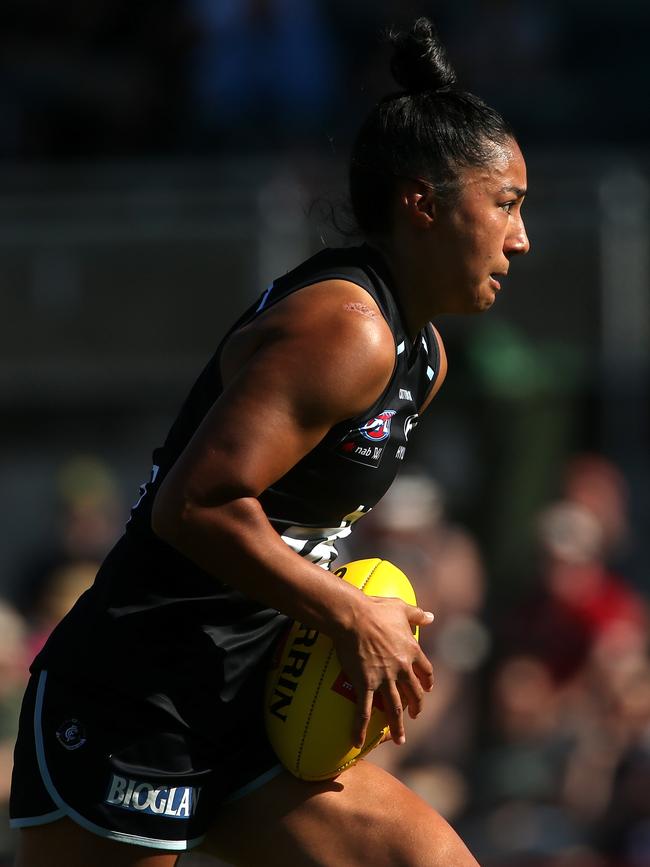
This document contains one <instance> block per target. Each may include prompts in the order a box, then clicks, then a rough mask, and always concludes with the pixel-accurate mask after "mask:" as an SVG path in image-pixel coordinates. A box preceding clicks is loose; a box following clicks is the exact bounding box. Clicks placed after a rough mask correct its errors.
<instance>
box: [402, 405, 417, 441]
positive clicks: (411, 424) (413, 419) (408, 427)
mask: <svg viewBox="0 0 650 867" xmlns="http://www.w3.org/2000/svg"><path fill="white" fill-rule="evenodd" d="M419 420H420V416H419V415H418V414H417V412H416V413H415V414H414V415H409V416H408V417H407V419H406V421H405V422H404V439H405V440H406V442H408V441H409V434H410V433H411V431H412V430H413V429H414V428H416V427H417V426H418V421H419Z"/></svg>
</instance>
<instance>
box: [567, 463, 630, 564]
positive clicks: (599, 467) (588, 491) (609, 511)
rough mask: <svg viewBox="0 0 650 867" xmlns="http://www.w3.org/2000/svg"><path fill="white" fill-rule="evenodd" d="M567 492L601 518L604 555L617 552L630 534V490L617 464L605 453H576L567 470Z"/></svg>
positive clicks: (575, 500)
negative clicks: (609, 459) (606, 456)
mask: <svg viewBox="0 0 650 867" xmlns="http://www.w3.org/2000/svg"><path fill="white" fill-rule="evenodd" d="M564 495H565V496H566V498H567V500H569V501H570V502H572V503H577V504H578V505H580V506H583V507H584V508H585V509H588V510H589V512H590V513H591V514H592V515H594V516H595V518H596V519H597V520H598V523H599V526H600V531H601V536H602V546H603V556H605V557H606V558H610V557H611V556H612V555H616V554H617V552H619V551H620V549H621V547H622V546H623V545H625V542H626V541H627V538H628V534H629V517H628V499H629V490H628V485H627V482H626V481H625V479H624V477H623V474H622V473H621V471H620V470H619V469H618V467H617V466H616V465H615V464H613V463H612V462H611V461H608V460H607V459H606V458H605V457H603V456H602V455H598V454H581V455H577V456H576V457H574V458H573V459H572V460H571V461H570V462H569V464H568V466H567V468H566V471H565V478H564Z"/></svg>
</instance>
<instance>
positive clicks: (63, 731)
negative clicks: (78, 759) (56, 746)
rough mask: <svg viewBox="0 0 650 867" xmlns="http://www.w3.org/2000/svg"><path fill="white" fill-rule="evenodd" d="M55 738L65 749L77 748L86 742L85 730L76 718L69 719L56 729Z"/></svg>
mask: <svg viewBox="0 0 650 867" xmlns="http://www.w3.org/2000/svg"><path fill="white" fill-rule="evenodd" d="M56 739H57V740H58V742H59V743H60V744H61V746H62V747H65V748H66V750H78V749H79V747H82V746H83V745H84V744H85V743H86V732H85V731H84V727H83V725H82V724H81V723H80V722H79V720H78V719H69V720H66V721H65V722H64V723H61V725H60V726H59V727H58V729H57V730H56Z"/></svg>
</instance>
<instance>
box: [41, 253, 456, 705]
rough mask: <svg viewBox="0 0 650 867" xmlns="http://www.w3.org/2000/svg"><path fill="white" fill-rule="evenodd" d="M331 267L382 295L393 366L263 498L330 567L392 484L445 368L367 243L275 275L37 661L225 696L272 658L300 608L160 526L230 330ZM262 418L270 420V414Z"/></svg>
mask: <svg viewBox="0 0 650 867" xmlns="http://www.w3.org/2000/svg"><path fill="white" fill-rule="evenodd" d="M331 279H342V280H348V281H350V282H352V283H356V284H358V285H359V286H361V287H363V288H364V289H365V290H366V291H367V292H368V293H369V294H370V295H371V296H372V297H373V298H374V299H375V301H376V302H377V304H378V306H379V308H380V310H381V312H382V314H383V316H384V318H385V319H386V322H387V323H388V325H389V327H390V329H391V331H392V333H393V337H394V341H395V368H394V371H393V375H392V377H391V379H390V382H389V383H388V385H387V387H386V389H385V390H384V392H383V394H382V395H380V397H379V398H378V399H377V400H376V401H375V403H374V404H373V405H372V406H369V407H368V408H367V410H366V411H365V412H363V413H361V414H360V415H358V416H356V417H355V418H351V419H348V420H346V421H344V422H342V423H340V424H337V425H336V426H335V427H333V428H332V429H331V430H330V431H329V432H328V434H327V435H326V436H325V437H324V439H323V440H322V441H321V442H320V443H319V444H318V445H317V446H316V447H315V448H314V449H313V450H312V451H311V452H309V454H307V455H305V457H304V458H302V460H300V461H299V463H297V464H296V466H295V467H293V468H292V469H291V470H290V471H289V472H288V473H287V474H286V475H285V476H283V477H282V478H281V479H279V480H278V481H277V482H276V483H275V484H273V485H272V486H271V487H270V488H268V489H267V490H266V491H264V493H263V494H262V495H261V497H260V502H261V504H262V507H263V509H264V512H265V513H266V515H267V517H268V519H269V521H270V523H271V525H272V526H273V528H274V529H275V530H276V532H277V533H278V534H279V535H280V536H281V538H282V539H283V541H284V542H285V543H286V544H287V545H289V546H290V547H291V548H292V549H293V550H294V551H296V552H297V553H298V554H299V555H301V556H303V557H306V558H307V559H309V560H310V561H312V562H314V563H316V564H318V565H319V566H322V567H324V568H328V567H329V565H330V563H331V562H332V561H333V560H334V558H335V557H336V547H335V546H336V542H337V540H339V539H342V538H344V537H345V536H347V535H348V534H349V533H350V531H351V529H352V526H353V524H354V523H355V521H357V520H358V519H359V518H360V517H361V516H362V515H363V514H365V513H366V512H368V511H369V510H370V509H371V508H372V507H373V506H374V505H375V504H376V503H377V502H378V500H379V499H380V498H381V497H382V496H383V494H384V493H385V492H386V490H387V489H388V488H389V487H390V484H391V482H392V481H393V479H394V477H395V475H396V473H397V471H398V469H399V467H400V464H401V462H402V461H403V459H404V456H405V453H406V449H407V446H408V442H409V438H410V435H411V433H412V431H413V429H414V428H415V427H416V425H417V421H418V410H419V408H420V407H421V406H422V404H423V403H424V400H425V398H426V396H427V394H428V392H429V391H430V389H431V387H432V384H433V383H434V381H435V378H436V376H437V373H438V369H439V356H438V345H437V341H436V338H435V336H434V333H433V329H432V328H431V326H427V327H426V328H425V329H423V331H421V332H420V334H418V336H417V338H416V340H415V341H414V342H413V343H411V341H410V340H409V338H408V336H407V334H406V332H405V328H404V325H403V319H402V316H401V314H400V310H399V307H398V305H397V302H396V300H395V298H394V296H393V294H392V293H391V290H390V286H391V282H392V279H391V276H390V273H389V271H388V269H387V267H386V265H385V263H384V261H383V259H382V258H381V256H380V255H379V254H378V253H377V252H376V251H374V250H373V249H372V248H371V247H369V246H367V245H362V246H360V247H353V248H345V249H328V250H324V251H322V252H320V253H318V254H316V255H315V256H313V257H312V258H310V259H309V260H307V261H306V262H304V263H303V264H302V265H300V266H299V267H298V268H296V269H294V270H293V271H291V272H289V273H288V274H286V275H284V276H283V277H280V278H279V279H277V280H275V281H274V282H273V283H272V285H271V286H270V287H269V288H268V289H267V290H266V291H265V292H264V293H263V295H262V296H261V298H260V299H259V300H258V301H257V302H256V303H255V304H254V305H252V306H251V307H250V308H249V310H247V311H246V313H244V315H243V316H242V317H241V318H240V319H239V321H238V322H236V323H235V325H234V326H233V327H232V328H231V329H230V331H229V332H228V334H227V335H226V336H225V337H224V339H223V340H222V342H221V344H220V345H219V347H218V349H217V351H216V352H215V354H214V355H213V357H212V358H211V359H210V361H209V362H208V364H207V366H206V367H205V369H204V370H203V372H202V373H201V375H200V376H199V378H198V380H197V381H196V383H195V384H194V386H193V388H192V390H191V391H190V393H189V395H188V397H187V399H186V401H185V403H184V405H183V407H182V408H181V411H180V413H179V415H178V417H177V419H176V421H175V422H174V424H173V426H172V428H171V430H170V432H169V434H168V436H167V438H166V440H165V443H164V445H163V446H162V447H160V448H158V449H156V450H155V451H154V454H153V469H152V473H151V478H150V481H149V482H148V483H147V484H146V485H144V486H143V487H142V488H141V496H140V499H139V500H138V502H137V503H136V505H135V506H134V507H133V509H132V511H131V518H130V520H129V522H128V524H127V526H126V531H125V533H124V535H123V536H122V538H121V539H120V540H119V541H118V542H117V544H116V545H115V547H114V548H113V550H112V551H111V552H110V553H109V554H108V556H107V558H106V560H105V561H104V563H103V564H102V566H101V568H100V570H99V573H98V575H97V578H96V580H95V583H94V584H93V586H92V587H91V588H90V589H89V590H88V591H86V593H84V594H83V596H82V597H81V598H80V599H79V601H78V602H77V604H76V605H75V606H74V608H73V609H72V611H71V612H70V613H69V614H68V615H67V616H66V617H65V618H64V619H63V621H62V622H61V623H60V624H59V626H58V627H57V628H56V629H55V631H54V632H53V634H52V635H51V637H50V639H49V640H48V642H47V644H46V645H45V647H44V648H43V650H42V651H41V653H40V654H39V655H38V657H37V658H36V660H35V661H34V663H33V665H32V671H38V670H41V669H48V670H49V671H50V672H52V673H54V674H59V675H61V676H65V677H66V678H68V679H72V680H82V681H86V680H88V679H90V680H91V681H92V682H93V683H97V684H105V685H106V686H110V687H111V688H113V689H115V690H118V691H121V692H124V693H127V694H143V692H146V694H147V695H151V694H156V695H162V696H169V695H173V694H174V691H175V690H182V691H183V692H184V693H185V694H186V693H187V690H188V689H189V688H195V689H197V694H201V692H202V688H205V689H208V690H209V689H213V690H214V689H215V687H216V688H218V691H219V698H220V700H221V701H229V700H230V699H231V698H233V697H234V696H235V695H236V694H237V692H238V690H239V689H240V688H241V686H242V684H243V683H245V682H246V679H247V678H248V677H249V676H250V674H251V672H252V671H254V670H255V669H256V668H258V667H259V664H260V663H261V661H262V660H263V658H264V657H265V656H266V655H267V654H268V652H269V650H270V647H271V645H272V643H273V641H274V639H275V637H276V635H277V633H278V631H279V630H280V629H281V628H282V626H283V624H284V623H286V620H287V618H286V617H284V616H283V615H281V614H280V613H279V612H277V611H276V610H274V609H269V608H266V607H264V606H263V605H261V604H259V603H257V602H256V601H254V600H253V599H251V598H249V597H247V596H245V595H244V594H243V593H241V592H240V591H238V590H236V589H235V588H233V587H231V586H230V585H229V584H228V575H226V574H224V575H220V576H218V577H214V576H212V575H209V574H207V573H206V572H204V571H202V570H201V569H199V568H198V567H197V566H196V565H195V564H194V563H193V562H192V561H191V560H189V559H188V558H186V557H185V556H183V555H182V554H180V553H179V552H178V551H176V550H175V549H174V548H172V547H171V546H169V545H168V544H167V543H165V542H164V541H162V540H161V539H159V538H158V537H157V536H156V535H155V534H154V533H153V531H152V529H151V508H152V503H153V500H154V497H155V495H156V491H157V490H158V488H159V486H160V484H161V481H162V480H163V479H164V477H165V475H166V473H167V471H168V470H169V468H170V467H171V466H172V465H173V463H174V462H175V460H176V459H177V457H178V456H179V455H180V453H181V452H182V450H183V449H184V447H185V446H186V444H187V443H188V442H189V440H190V438H191V436H192V434H193V433H194V431H195V430H196V429H197V427H198V425H199V424H200V423H201V421H202V419H203V418H204V416H205V415H206V413H207V412H208V410H209V409H210V407H211V406H212V405H213V404H214V402H215V400H217V398H218V397H219V395H220V393H221V390H222V383H221V376H220V359H221V351H222V347H223V346H224V344H225V342H226V341H227V339H228V337H229V336H230V334H232V333H233V332H234V331H235V330H236V329H238V328H240V327H242V326H244V325H245V324H247V323H249V322H251V321H252V320H253V319H254V318H255V317H256V316H258V315H259V314H260V313H261V312H262V311H264V310H267V309H268V308H269V307H271V306H272V305H274V304H277V303H278V302H279V301H281V300H282V299H283V298H286V297H287V296H288V295H289V294H291V293H292V292H296V291H299V290H300V289H301V288H303V287H305V286H308V285H311V284H314V283H317V282H320V281H323V280H331ZM363 351H364V348H363V346H360V347H359V352H360V353H361V352H363ZM258 424H259V425H260V426H262V425H263V424H264V418H263V417H260V418H259V420H258ZM253 435H254V434H253ZM332 580H338V579H335V578H333V579H332ZM217 673H218V674H217Z"/></svg>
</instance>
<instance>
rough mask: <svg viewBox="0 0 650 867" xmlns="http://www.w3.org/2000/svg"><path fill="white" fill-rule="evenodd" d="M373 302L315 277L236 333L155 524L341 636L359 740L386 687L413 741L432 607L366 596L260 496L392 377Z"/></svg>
mask: <svg viewBox="0 0 650 867" xmlns="http://www.w3.org/2000/svg"><path fill="white" fill-rule="evenodd" d="M368 301H369V296H368V295H367V293H366V292H364V290H363V289H361V288H360V287H356V286H354V285H353V284H349V283H346V282H343V281H332V282H329V283H324V284H318V285H316V286H313V287H309V288H308V289H303V290H301V291H300V292H298V293H295V295H293V296H290V297H289V298H288V299H285V301H282V302H280V303H279V304H278V305H277V306H276V307H274V308H271V309H270V310H269V311H268V313H267V314H264V315H263V316H262V317H260V319H259V320H258V321H256V322H255V323H254V324H253V325H252V326H249V327H248V328H246V329H243V330H242V332H240V333H239V334H238V335H235V336H234V338H233V339H232V341H231V345H230V344H229V346H228V348H227V351H226V354H225V357H224V366H225V370H224V373H225V374H226V387H225V389H224V392H223V394H222V395H221V397H220V398H219V399H218V400H217V402H216V403H215V405H214V406H213V407H212V409H211V410H210V412H209V413H208V415H207V416H206V418H205V419H204V421H203V423H202V424H201V426H200V427H199V429H198V430H197V432H196V434H195V435H194V437H193V438H192V440H191V442H190V443H189V444H188V446H187V448H186V449H185V451H184V452H183V454H182V455H181V456H180V457H179V459H178V460H177V462H176V464H175V465H174V466H173V467H172V468H171V470H170V471H169V473H168V475H167V477H166V478H165V480H164V482H163V484H162V485H161V488H160V490H159V492H158V495H157V497H156V500H155V503H154V509H153V527H154V530H155V532H156V533H157V534H158V535H159V536H160V537H161V538H163V539H165V540H166V541H167V542H169V543H170V544H171V545H173V546H174V547H176V548H177V549H178V550H180V551H181V552H182V553H184V554H185V555H186V556H187V557H189V558H190V559H192V560H193V561H194V562H195V563H197V564H198V565H199V566H201V568H203V569H204V570H205V571H207V572H209V573H211V574H213V575H215V576H218V577H223V576H226V580H227V581H228V583H229V584H231V585H232V586H234V587H237V588H238V589H240V590H241V591H243V592H244V593H246V594H247V595H249V596H251V597H252V598H254V599H257V600H259V601H260V602H263V603H264V604H266V605H269V606H271V607H273V608H277V609H278V610H279V611H282V612H284V613H286V614H288V615H289V616H290V617H293V618H295V619H299V620H301V621H303V622H306V623H309V624H310V625H312V626H314V627H315V628H317V629H319V630H322V631H323V632H324V633H325V634H327V635H330V636H331V637H332V639H333V640H334V642H335V644H336V647H337V651H338V653H339V657H340V658H341V662H342V663H343V665H344V666H345V667H346V671H347V672H348V675H349V676H350V678H351V679H352V682H353V683H354V685H355V687H356V688H357V690H358V694H359V696H360V703H359V717H358V726H357V731H356V732H355V734H356V736H357V742H362V741H363V737H364V736H365V729H366V725H367V719H368V718H369V716H370V708H371V703H372V697H373V693H374V691H375V690H377V689H381V690H382V692H383V693H384V696H385V700H386V706H387V708H391V710H389V719H390V721H391V731H392V732H393V736H394V738H395V739H396V740H401V739H402V738H403V720H402V701H401V697H403V698H404V700H405V701H406V702H408V706H409V710H410V712H411V714H412V715H415V714H417V713H418V712H419V709H420V707H421V700H422V689H423V688H424V689H429V688H430V687H431V681H432V675H431V667H430V664H429V663H428V661H427V660H426V657H424V654H423V653H422V651H421V650H420V648H419V646H418V645H417V642H416V641H415V639H414V638H413V636H412V634H411V624H415V623H418V624H421V625H424V624H426V623H428V622H430V619H431V617H430V616H427V615H425V614H424V613H423V612H421V611H420V609H417V608H413V607H411V606H408V605H406V604H405V603H402V602H399V601H398V600H380V599H375V598H373V597H366V596H364V595H363V594H362V593H360V592H359V591H358V590H357V589H356V588H353V587H351V586H350V585H348V584H346V583H345V582H344V581H340V580H338V579H335V578H333V576H332V575H331V574H328V573H327V572H325V571H324V570H323V569H321V568H319V567H317V566H314V565H313V564H311V563H309V562H307V561H306V560H305V559H304V558H302V557H300V556H299V555H298V554H296V553H295V552H294V551H292V550H291V549H290V548H289V547H288V546H287V545H285V544H284V542H282V540H281V539H280V537H279V536H278V534H277V533H276V532H275V531H274V530H273V528H272V527H271V525H270V524H269V522H268V520H267V518H266V515H265V514H264V512H263V511H262V508H261V506H260V503H259V501H258V499H257V498H258V496H259V495H260V494H261V493H262V492H263V491H264V490H265V489H266V488H267V487H269V486H270V485H271V484H273V483H274V482H275V481H277V479H278V478H280V477H281V476H282V475H284V474H285V473H286V472H287V471H288V470H289V469H291V467H293V466H294V465H295V464H296V463H297V462H298V461H299V460H300V459H301V458H302V457H303V456H304V455H305V454H307V453H308V452H309V451H310V450H311V449H312V448H314V446H315V445H316V444H317V443H318V442H320V440H321V439H322V438H323V437H324V436H325V434H326V433H327V431H328V430H329V429H330V428H331V427H332V426H333V425H334V424H336V423H337V422H339V421H341V420H343V419H345V418H348V417H350V416H353V415H356V414H357V413H359V412H361V411H362V410H363V409H365V408H366V407H368V406H370V405H371V404H372V403H373V402H374V401H375V400H376V398H377V396H378V395H379V394H380V393H381V392H382V391H383V389H384V388H385V386H386V384H387V383H388V381H389V379H390V376H391V374H392V370H393V365H394V360H395V348H394V343H393V338H392V335H391V333H390V330H389V329H388V326H387V325H386V323H385V321H384V320H383V318H382V317H381V315H379V314H378V315H368V313H367V312H360V310H359V309H358V307H357V306H356V303H357V302H359V303H363V304H364V305H366V310H367V309H368V306H369V305H368ZM371 312H372V311H371ZM260 419H263V420H264V423H263V424H259V420H260ZM398 684H399V687H398Z"/></svg>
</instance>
